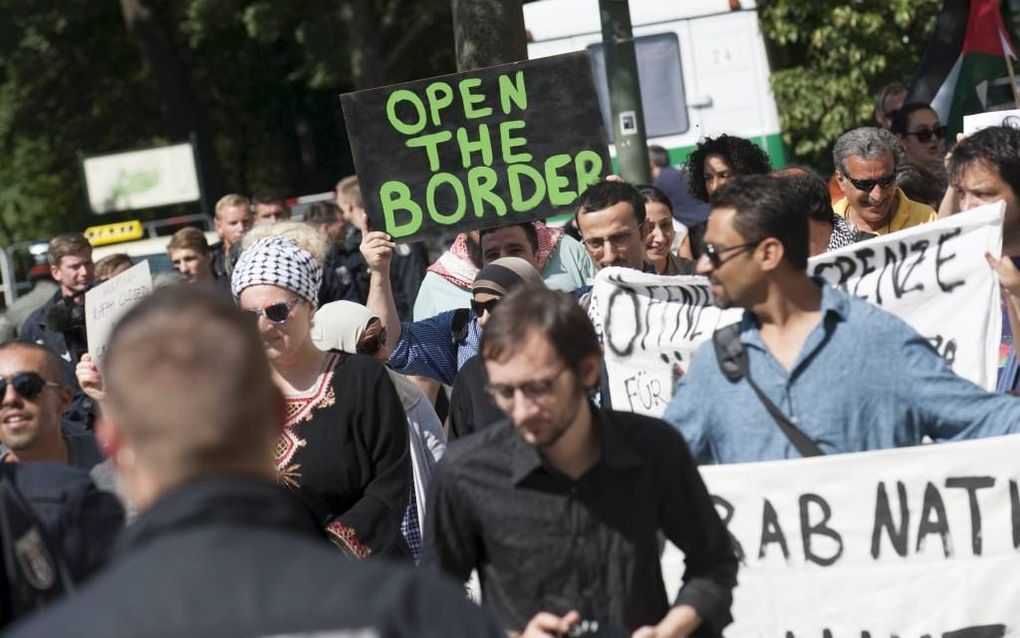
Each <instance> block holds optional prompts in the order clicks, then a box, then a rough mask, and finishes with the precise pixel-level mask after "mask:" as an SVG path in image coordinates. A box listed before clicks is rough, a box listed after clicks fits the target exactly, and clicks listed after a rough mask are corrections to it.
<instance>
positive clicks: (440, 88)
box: [425, 82, 453, 126]
mask: <svg viewBox="0 0 1020 638" xmlns="http://www.w3.org/2000/svg"><path fill="white" fill-rule="evenodd" d="M425 97H426V98H427V99H428V101H429V112H430V113H431V114H432V125H433V126H441V125H442V123H443V120H442V118H441V117H439V112H440V111H442V110H443V109H445V108H446V107H448V106H450V105H451V104H453V89H452V88H450V85H449V84H447V83H446V82H433V83H432V84H430V85H428V86H427V87H426V88H425Z"/></svg>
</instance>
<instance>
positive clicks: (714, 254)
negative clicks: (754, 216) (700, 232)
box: [705, 240, 761, 268]
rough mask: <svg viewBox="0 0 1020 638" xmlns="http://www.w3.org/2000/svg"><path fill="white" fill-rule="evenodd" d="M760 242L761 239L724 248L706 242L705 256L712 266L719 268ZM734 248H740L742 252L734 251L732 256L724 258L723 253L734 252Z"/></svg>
mask: <svg viewBox="0 0 1020 638" xmlns="http://www.w3.org/2000/svg"><path fill="white" fill-rule="evenodd" d="M760 243H761V240H758V241H749V242H747V243H746V244H737V245H736V246H726V247H723V248H719V247H718V246H716V245H715V244H708V243H706V244H705V256H706V257H708V262H709V263H710V264H712V268H718V267H720V266H722V265H723V264H725V263H726V262H728V261H729V260H731V259H733V257H736V256H737V255H739V254H741V253H745V252H747V251H748V250H752V249H754V248H757V247H758V244H760ZM734 250H739V251H740V252H739V253H734V254H733V255H732V256H731V257H727V258H726V259H723V258H722V256H723V255H725V254H726V253H728V252H733V251H734Z"/></svg>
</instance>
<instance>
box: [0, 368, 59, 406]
mask: <svg viewBox="0 0 1020 638" xmlns="http://www.w3.org/2000/svg"><path fill="white" fill-rule="evenodd" d="M8 383H9V384H10V385H11V386H13V387H14V391H15V392H17V393H18V394H19V395H21V397H22V398H24V399H28V400H29V401H31V400H32V399H34V398H36V397H37V396H39V395H40V394H42V391H43V390H44V389H46V388H48V387H49V388H62V387H63V386H62V385H60V384H59V383H54V382H52V381H47V380H46V379H43V378H42V377H41V376H39V375H38V374H36V373H35V372H16V373H15V374H13V375H11V376H10V377H0V398H2V397H3V396H4V395H6V394H7V384H8Z"/></svg>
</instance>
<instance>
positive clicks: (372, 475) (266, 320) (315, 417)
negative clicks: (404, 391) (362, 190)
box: [231, 227, 411, 558]
mask: <svg viewBox="0 0 1020 638" xmlns="http://www.w3.org/2000/svg"><path fill="white" fill-rule="evenodd" d="M307 228H308V230H309V231H310V232H311V233H314V232H315V231H314V229H311V228H310V227H307ZM298 235H299V236H297V237H295V236H294V235H293V233H292V234H291V236H289V237H280V236H270V237H264V238H262V239H259V240H258V241H256V242H254V243H253V244H252V245H251V246H249V247H248V248H247V249H245V251H244V252H243V253H242V254H241V256H240V258H239V259H238V262H237V265H236V266H235V267H234V272H233V276H232V279H231V284H232V286H231V287H232V290H233V293H234V296H235V297H237V298H238V301H239V303H240V305H241V308H243V309H245V310H248V311H250V312H251V313H253V315H254V317H255V319H256V320H257V321H258V326H259V332H260V334H261V335H262V341H263V344H264V346H265V349H266V354H267V355H268V357H269V361H270V363H271V365H272V366H273V377H274V380H275V381H276V383H277V385H278V386H279V388H280V389H281V390H282V392H283V394H284V398H285V414H284V420H285V423H284V429H283V433H282V434H281V436H280V439H279V442H278V444H277V448H276V465H277V468H278V470H279V472H280V481H281V482H282V483H283V484H285V485H287V486H288V487H290V488H291V489H293V490H294V491H295V493H296V494H298V495H299V496H300V497H301V498H302V500H303V501H304V502H305V503H306V504H307V505H308V506H309V508H310V509H311V510H312V512H313V513H314V514H315V516H316V517H317V518H318V519H319V521H320V522H321V524H322V526H323V528H324V529H325V531H326V533H327V534H328V536H329V538H330V540H332V541H333V543H335V544H336V545H337V547H339V548H340V549H341V550H342V551H343V552H344V553H345V554H347V555H349V556H351V557H354V558H366V557H368V556H380V555H382V556H388V557H408V556H409V554H408V549H407V545H406V543H405V542H404V540H403V537H402V536H401V533H400V521H401V518H402V516H403V514H404V510H405V508H406V507H407V499H408V493H409V491H410V489H411V462H410V460H409V457H408V450H407V422H406V418H405V415H404V410H403V408H402V407H401V403H400V399H399V397H398V396H397V393H396V391H395V390H394V388H393V384H392V383H391V382H390V380H389V377H388V376H387V374H386V371H385V370H384V369H383V367H382V366H380V365H379V364H378V363H376V362H375V361H374V360H373V359H372V358H371V357H367V356H364V355H352V354H346V353H341V352H337V351H332V352H323V351H321V350H319V349H318V348H316V347H315V344H314V343H313V342H312V339H311V334H310V331H311V327H312V319H313V317H314V313H315V304H316V300H317V299H318V291H319V285H320V282H321V279H322V267H321V265H320V263H319V261H318V260H317V259H316V258H315V257H313V256H312V253H311V252H309V250H306V249H304V248H303V247H302V246H300V245H299V244H302V243H306V242H302V241H301V240H302V238H301V237H300V233H298ZM316 240H317V237H315V236H314V235H313V236H312V237H311V238H309V241H310V242H314V241H316Z"/></svg>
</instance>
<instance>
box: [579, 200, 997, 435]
mask: <svg viewBox="0 0 1020 638" xmlns="http://www.w3.org/2000/svg"><path fill="white" fill-rule="evenodd" d="M1003 210H1004V205H1003V204H1001V203H996V204H989V205H987V206H982V207H981V208H977V209H974V210H972V211H968V212H966V213H960V214H959V215H954V216H952V217H949V218H947V219H943V220H940V221H938V222H934V223H931V224H926V225H924V226H917V227H914V228H909V229H907V230H903V231H900V232H898V233H893V234H891V235H886V236H884V237H876V238H874V239H870V240H868V241H865V242H861V243H859V244H854V245H853V246H848V247H846V248H842V249H840V250H837V251H833V252H830V253H825V254H824V255H819V256H817V257H813V258H812V259H811V260H809V262H808V273H809V274H811V275H813V276H817V277H821V278H823V279H826V280H827V281H829V282H830V283H831V284H833V285H836V286H839V287H840V288H842V289H844V290H846V291H847V292H849V293H850V294H852V295H855V296H857V297H860V298H863V299H867V300H868V301H870V302H872V303H874V304H875V305H877V306H880V307H881V308H883V309H884V310H887V311H889V312H891V313H892V314H894V315H896V316H898V317H900V318H901V319H903V320H904V321H906V322H907V323H908V324H910V325H911V326H912V327H913V328H914V329H915V330H917V331H918V332H919V333H920V334H921V335H922V336H924V337H925V338H927V339H928V340H929V341H930V342H931V344H932V346H933V347H934V348H935V349H936V350H937V351H938V352H939V354H940V355H942V356H943V357H944V358H945V359H946V360H947V361H948V362H949V363H950V365H951V366H952V367H953V370H954V371H955V372H956V373H957V374H959V375H960V376H962V377H964V378H966V379H970V380H971V381H973V382H975V383H977V384H978V385H980V386H982V387H984V388H986V389H988V390H992V389H994V388H995V381H996V366H997V361H998V347H999V342H1000V340H1001V330H1002V313H1001V310H1000V296H999V286H998V281H997V279H996V277H995V273H994V271H992V269H991V268H990V267H989V266H988V263H987V262H986V261H985V257H984V255H985V253H986V252H990V253H992V254H993V255H998V254H1000V252H1001V246H1002V215H1003ZM742 312H743V311H742V310H739V309H730V310H726V311H721V310H719V309H718V308H716V307H715V306H713V305H712V296H711V288H710V286H709V282H708V280H707V279H705V278H704V277H664V276H659V275H652V274H647V273H641V272H638V271H635V270H631V269H626V268H608V269H604V270H602V271H600V272H599V274H598V277H597V278H596V280H595V286H594V289H593V291H592V302H591V306H590V308H589V316H591V317H592V321H593V322H594V323H595V324H596V329H597V330H598V331H599V332H600V333H601V335H602V341H603V347H604V351H605V360H606V370H607V373H608V378H609V388H610V394H611V399H612V405H613V407H614V408H616V409H618V410H627V411H633V412H640V413H642V414H650V415H653V416H662V413H663V412H664V411H665V409H666V405H668V403H669V400H670V398H671V397H672V394H673V390H674V388H675V386H676V381H677V379H679V378H680V376H681V375H683V374H684V373H685V372H686V370H687V368H688V366H689V364H690V360H691V357H692V356H693V354H694V351H695V350H696V349H697V348H698V347H699V346H700V345H701V344H702V343H703V342H704V341H706V340H708V339H710V338H711V336H712V333H713V332H714V331H715V330H716V329H717V328H719V327H721V326H724V325H727V324H729V323H733V322H735V321H739V320H740V317H741V315H742Z"/></svg>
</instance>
